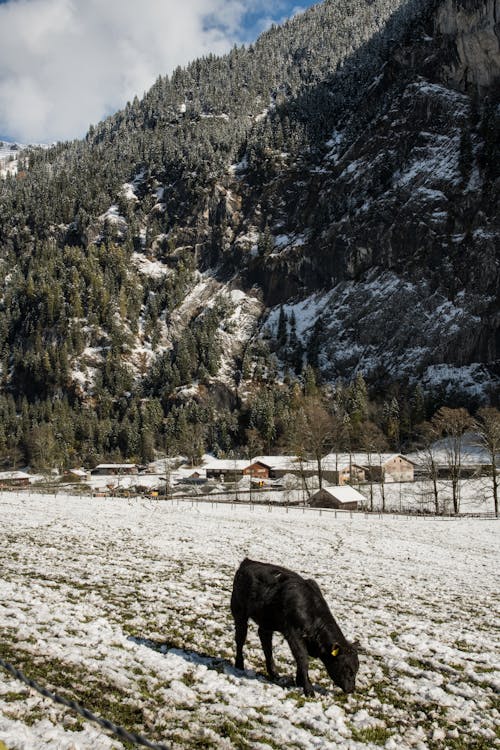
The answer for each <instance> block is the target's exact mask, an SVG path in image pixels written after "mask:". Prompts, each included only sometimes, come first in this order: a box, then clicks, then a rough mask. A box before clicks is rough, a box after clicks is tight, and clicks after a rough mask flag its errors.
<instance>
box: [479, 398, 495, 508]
mask: <svg viewBox="0 0 500 750" xmlns="http://www.w3.org/2000/svg"><path fill="white" fill-rule="evenodd" d="M474 428H475V430H476V431H477V444H478V445H479V446H480V447H481V448H483V450H484V451H486V453H487V454H488V458H489V460H490V466H489V467H488V474H489V476H490V478H491V485H492V489H493V505H494V508H495V516H497V517H498V487H499V485H500V471H499V467H498V462H499V457H500V411H499V410H498V409H494V408H493V407H484V408H482V409H479V411H478V413H477V418H476V419H475V421H474Z"/></svg>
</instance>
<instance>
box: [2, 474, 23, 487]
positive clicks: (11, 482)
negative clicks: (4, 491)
mask: <svg viewBox="0 0 500 750" xmlns="http://www.w3.org/2000/svg"><path fill="white" fill-rule="evenodd" d="M29 484H30V475H29V474H26V472H25V471H1V472H0V487H28V485H29Z"/></svg>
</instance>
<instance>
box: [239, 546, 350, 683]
mask: <svg viewBox="0 0 500 750" xmlns="http://www.w3.org/2000/svg"><path fill="white" fill-rule="evenodd" d="M231 612H232V613H233V617H234V625H235V637H236V661H235V666H236V668H237V669H243V645H244V643H245V640H246V637H247V628H248V618H249V617H251V618H252V620H254V621H255V622H256V623H257V625H258V626H259V637H260V642H261V644H262V648H263V650H264V655H265V657H266V667H267V671H268V674H269V677H270V678H271V679H272V680H275V679H277V678H278V675H277V673H276V668H275V665H274V661H273V645H272V639H273V632H274V631H275V630H277V631H278V632H280V633H283V635H284V636H285V638H286V640H287V641H288V645H289V646H290V649H291V651H292V654H293V656H294V657H295V661H296V662H297V685H299V686H300V687H303V688H304V693H305V694H306V695H313V694H314V690H313V686H312V685H311V682H310V680H309V675H308V671H307V667H308V655H309V656H313V657H317V658H318V659H321V661H322V662H323V664H324V665H325V667H326V670H327V672H328V674H329V675H330V677H331V678H332V680H333V681H334V683H335V684H336V685H338V686H339V687H340V688H342V690H343V691H344V692H345V693H352V692H353V691H354V687H355V681H356V673H357V671H358V668H359V661H358V650H357V643H349V641H347V640H346V639H345V638H344V636H343V634H342V631H341V630H340V628H339V626H338V625H337V623H336V622H335V620H334V618H333V615H332V613H331V612H330V610H329V608H328V605H327V603H326V602H325V600H324V598H323V595H322V593H321V591H320V589H319V586H318V584H317V583H316V581H313V580H312V579H305V578H302V576H299V575H298V573H294V572H293V571H292V570H288V569H287V568H281V567H279V566H278V565H270V564H269V563H262V562H256V561H254V560H249V559H248V558H245V559H244V560H243V562H242V563H241V565H240V567H239V568H238V570H237V571H236V575H235V576H234V583H233V593H232V596H231Z"/></svg>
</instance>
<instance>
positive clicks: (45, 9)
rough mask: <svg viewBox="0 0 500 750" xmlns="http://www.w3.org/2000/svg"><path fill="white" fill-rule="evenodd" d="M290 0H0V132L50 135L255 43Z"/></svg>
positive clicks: (60, 136) (36, 137)
mask: <svg viewBox="0 0 500 750" xmlns="http://www.w3.org/2000/svg"><path fill="white" fill-rule="evenodd" d="M311 5H313V3H312V2H302V3H301V2H300V1H299V2H289V0H275V1H274V2H271V3H269V2H268V0H104V1H103V0H0V138H6V139H9V140H17V141H19V142H21V143H50V142H52V141H57V140H67V139H71V138H78V137H81V136H83V135H84V134H85V132H86V131H87V129H88V126H89V125H90V124H91V123H96V122H98V121H99V120H101V119H102V118H103V117H105V116H106V115H107V114H109V113H111V112H114V111H116V110H117V109H119V108H121V107H122V106H123V105H124V104H125V103H126V102H127V101H128V100H130V99H132V98H133V97H134V96H135V95H136V94H137V95H138V96H142V94H143V92H144V91H146V90H147V89H148V88H149V87H150V86H151V84H152V83H153V82H154V81H155V79H156V78H157V77H158V75H159V74H164V73H170V72H171V71H172V70H173V69H174V68H175V67H176V66H177V65H185V64H186V63H188V62H189V61H190V60H193V59H194V58H196V57H198V56H200V55H205V54H208V53H209V52H213V53H216V54H223V53H224V52H226V51H228V50H229V49H230V48H231V47H232V46H233V44H235V43H241V42H245V43H247V42H251V41H254V40H255V39H256V38H257V36H258V35H259V34H260V33H261V32H262V31H263V30H265V29H266V28H268V27H269V26H270V24H271V23H273V22H275V23H281V22H282V21H284V20H285V19H286V18H288V17H290V16H292V15H295V14H296V13H297V12H300V11H302V10H305V9H306V8H307V7H310V6H311Z"/></svg>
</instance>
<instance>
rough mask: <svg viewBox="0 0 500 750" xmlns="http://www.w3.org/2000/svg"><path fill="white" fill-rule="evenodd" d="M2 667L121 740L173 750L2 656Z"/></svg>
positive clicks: (55, 701) (161, 749)
mask: <svg viewBox="0 0 500 750" xmlns="http://www.w3.org/2000/svg"><path fill="white" fill-rule="evenodd" d="M0 667H3V668H4V669H5V670H6V671H7V672H9V674H11V675H12V677H15V678H16V680H20V681H21V682H24V684H25V685H27V686H28V687H30V688H32V690H36V692H37V693H40V695H43V696H44V697H45V698H50V700H52V701H54V703H58V704H60V705H61V706H66V708H70V709H71V710H72V711H75V712H76V713H77V714H79V715H80V716H82V717H83V718H84V719H87V721H92V722H94V723H95V724H98V725H99V726H100V727H101V728H102V729H105V730H106V731H107V732H110V733H111V734H114V735H115V737H118V738H119V739H120V740H124V741H125V742H131V743H132V744H134V745H141V746H142V747H149V748H152V750H171V748H170V747H169V746H167V745H162V744H155V743H154V742H150V741H149V740H148V739H146V737H143V736H142V735H140V734H136V733H134V732H128V731H127V730H126V729H124V728H123V727H119V726H118V725H117V724H114V723H113V722H112V721H110V720H109V719H103V718H102V717H101V716H96V714H94V713H92V711H89V710H88V709H87V708H84V707H83V706H80V704H79V703H77V702H76V701H72V700H68V699H67V698H63V697H62V696H60V695H57V694H56V693H52V692H51V691H50V690H47V688H44V687H43V686H42V685H39V684H38V683H37V682H36V681H35V680H32V679H30V678H29V677H26V675H25V674H23V672H21V670H20V669H17V668H16V667H14V666H13V665H12V664H10V663H9V662H7V661H4V660H3V659H2V658H1V657H0Z"/></svg>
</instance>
